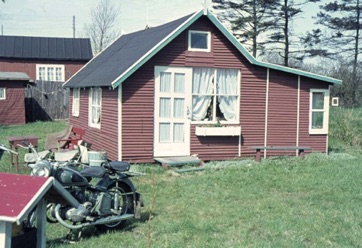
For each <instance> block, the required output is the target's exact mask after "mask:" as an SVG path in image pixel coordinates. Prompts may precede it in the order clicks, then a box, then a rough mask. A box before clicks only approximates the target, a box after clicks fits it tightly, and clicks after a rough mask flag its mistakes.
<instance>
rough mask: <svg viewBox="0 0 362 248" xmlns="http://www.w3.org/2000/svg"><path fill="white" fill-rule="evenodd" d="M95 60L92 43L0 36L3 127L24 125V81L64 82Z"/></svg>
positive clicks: (1, 116) (0, 123) (0, 117)
mask: <svg viewBox="0 0 362 248" xmlns="http://www.w3.org/2000/svg"><path fill="white" fill-rule="evenodd" d="M92 57H93V55H92V50H91V45H90V40H89V39H84V38H81V39H79V38H48V37H25V36H0V73H2V75H3V76H4V77H3V78H1V80H0V125H12V124H25V121H26V120H25V110H24V97H25V94H24V79H26V80H25V81H29V80H31V81H33V82H36V80H43V81H59V82H65V81H66V80H68V79H69V78H70V77H71V76H72V75H74V74H75V73H76V72H77V71H78V70H79V69H80V68H81V67H83V66H84V64H86V63H87V62H88V61H89V60H90V59H91V58H92ZM19 73H20V74H21V75H22V76H21V78H20V79H21V80H20V81H19V80H16V79H18V78H17V77H18V76H19V75H20V74H19ZM11 74H12V75H11ZM9 75H10V77H9Z"/></svg>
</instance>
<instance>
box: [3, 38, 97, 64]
mask: <svg viewBox="0 0 362 248" xmlns="http://www.w3.org/2000/svg"><path fill="white" fill-rule="evenodd" d="M92 57H93V53H92V47H91V44H90V39H89V38H50V37H28V36H0V58H12V59H42V60H80V61H88V60H90V59H91V58H92Z"/></svg>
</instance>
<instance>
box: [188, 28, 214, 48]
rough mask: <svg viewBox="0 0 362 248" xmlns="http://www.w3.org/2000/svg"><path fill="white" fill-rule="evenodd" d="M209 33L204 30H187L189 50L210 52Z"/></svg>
mask: <svg viewBox="0 0 362 248" xmlns="http://www.w3.org/2000/svg"><path fill="white" fill-rule="evenodd" d="M210 36H211V34H210V32H205V31H192V30H190V31H189V39H188V42H189V45H188V50H189V51H200V52H210V51H211V38H210Z"/></svg>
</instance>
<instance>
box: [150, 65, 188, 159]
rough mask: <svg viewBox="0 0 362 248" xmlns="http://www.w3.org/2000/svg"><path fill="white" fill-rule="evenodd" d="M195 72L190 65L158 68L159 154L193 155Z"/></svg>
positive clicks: (156, 142) (156, 143) (156, 150)
mask: <svg viewBox="0 0 362 248" xmlns="http://www.w3.org/2000/svg"><path fill="white" fill-rule="evenodd" d="M191 73H192V70H191V69H189V68H177V67H161V66H156V68H155V113H154V117H155V125H154V127H155V131H154V134H155V136H154V156H155V157H159V156H161V157H162V156H188V155H190V118H191V116H190V114H191V113H190V103H191V100H190V99H191V80H192V74H191Z"/></svg>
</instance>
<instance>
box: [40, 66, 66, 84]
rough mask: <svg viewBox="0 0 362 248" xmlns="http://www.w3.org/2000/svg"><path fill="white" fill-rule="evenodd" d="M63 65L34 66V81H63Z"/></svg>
mask: <svg viewBox="0 0 362 248" xmlns="http://www.w3.org/2000/svg"><path fill="white" fill-rule="evenodd" d="M64 75H65V67H64V65H52V64H38V65H36V80H43V81H55V82H64V81H65V76H64Z"/></svg>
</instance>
